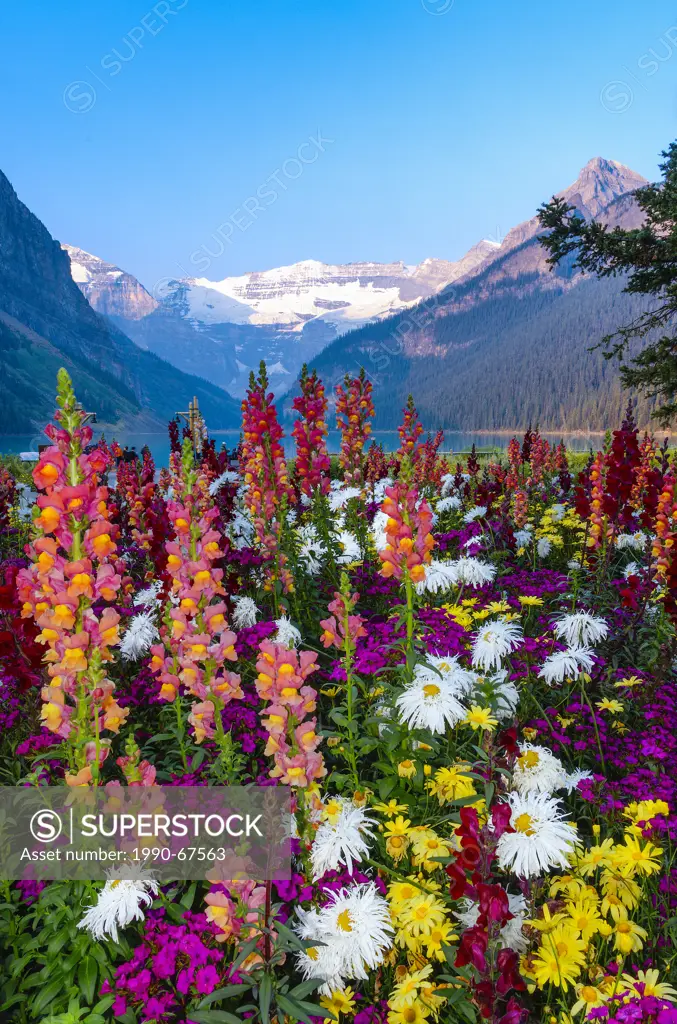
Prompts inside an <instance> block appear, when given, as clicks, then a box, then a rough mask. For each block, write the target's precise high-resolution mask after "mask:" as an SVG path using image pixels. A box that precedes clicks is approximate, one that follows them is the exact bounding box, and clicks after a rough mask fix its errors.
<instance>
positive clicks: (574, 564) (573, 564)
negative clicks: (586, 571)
mask: <svg viewBox="0 0 677 1024" xmlns="http://www.w3.org/2000/svg"><path fill="white" fill-rule="evenodd" d="M567 566H568V568H569V569H580V567H581V563H580V562H579V561H578V559H577V558H570V559H569V561H568V562H567Z"/></svg>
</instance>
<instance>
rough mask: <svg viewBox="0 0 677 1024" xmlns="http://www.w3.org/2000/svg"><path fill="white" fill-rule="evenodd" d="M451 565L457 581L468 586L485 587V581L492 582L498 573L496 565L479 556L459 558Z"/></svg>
mask: <svg viewBox="0 0 677 1024" xmlns="http://www.w3.org/2000/svg"><path fill="white" fill-rule="evenodd" d="M473 539H474V538H473ZM451 565H453V566H454V574H455V576H456V583H457V584H463V585H464V586H467V587H483V586H484V584H485V583H491V581H492V580H493V578H494V576H495V575H496V568H495V566H493V565H489V564H488V562H482V561H481V560H480V559H479V558H458V559H456V561H455V562H451Z"/></svg>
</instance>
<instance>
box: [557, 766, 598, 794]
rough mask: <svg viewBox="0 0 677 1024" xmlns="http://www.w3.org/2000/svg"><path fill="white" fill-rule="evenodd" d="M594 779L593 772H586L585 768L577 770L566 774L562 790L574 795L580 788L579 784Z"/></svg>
mask: <svg viewBox="0 0 677 1024" xmlns="http://www.w3.org/2000/svg"><path fill="white" fill-rule="evenodd" d="M594 777H595V776H594V775H593V774H592V772H589V771H586V770H585V769H584V768H576V769H575V770H574V771H573V772H565V773H564V780H563V782H562V785H561V787H560V788H561V789H566V791H567V793H573V791H574V790H575V789H577V788H578V783H579V782H586V781H587V780H588V779H594Z"/></svg>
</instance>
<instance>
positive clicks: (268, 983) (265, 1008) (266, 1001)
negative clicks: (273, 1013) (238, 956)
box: [259, 974, 273, 1024]
mask: <svg viewBox="0 0 677 1024" xmlns="http://www.w3.org/2000/svg"><path fill="white" fill-rule="evenodd" d="M272 999H273V981H272V978H271V977H270V975H269V974H264V975H263V977H262V978H261V983H260V984H259V1010H260V1011H261V1021H262V1024H270V1004H271V1002H272Z"/></svg>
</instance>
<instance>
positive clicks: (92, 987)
mask: <svg viewBox="0 0 677 1024" xmlns="http://www.w3.org/2000/svg"><path fill="white" fill-rule="evenodd" d="M94 892H95V889H94V886H93V885H92V884H91V883H88V882H51V883H50V885H49V886H47V888H45V889H43V891H42V893H41V894H40V896H39V898H38V899H37V900H36V901H35V903H33V904H32V906H30V907H29V908H28V909H27V908H26V905H25V904H23V903H22V902H21V899H20V895H19V893H18V892H17V891H16V890H12V889H10V887H9V885H8V884H7V883H5V887H4V893H5V902H4V903H2V904H0V958H1V959H2V969H1V970H0V976H1V977H2V989H1V990H0V1017H1V1019H3V1020H11V1021H13V1022H14V1024H34V1022H40V1024H46V1022H45V1021H44V1018H43V1014H44V1013H45V1012H46V1011H47V1010H49V1011H50V1013H51V1014H52V1017H48V1018H47V1020H48V1021H51V1024H56V1022H58V1024H71V1022H76V1021H77V1022H78V1024H79V1022H80V1021H82V1022H83V1024H101V1021H104V1020H105V1019H106V1018H104V1017H102V1016H101V1013H103V1012H104V1011H105V1009H107V1008H108V1007H109V1006H110V1005H111V1002H112V999H110V998H107V999H105V1000H97V993H98V991H99V989H100V987H101V984H102V982H103V981H104V979H105V978H109V979H110V978H111V976H112V972H113V967H114V961H115V959H116V955H117V956H118V957H120V958H122V957H126V956H129V952H130V950H129V948H128V947H127V945H126V943H125V942H124V940H121V941H120V942H119V943H117V944H115V943H108V944H107V945H105V946H104V945H102V944H101V943H99V942H97V941H96V940H94V939H92V938H91V936H90V935H89V933H88V932H86V931H83V930H82V929H79V928H78V927H77V925H78V921H79V920H80V919H81V917H82V908H83V905H84V904H85V903H86V902H88V901H89V900H90V899H91V896H92V894H94ZM95 1004H96V1005H95ZM78 1014H79V1015H80V1016H77V1015H78ZM83 1014H84V1017H83Z"/></svg>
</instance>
